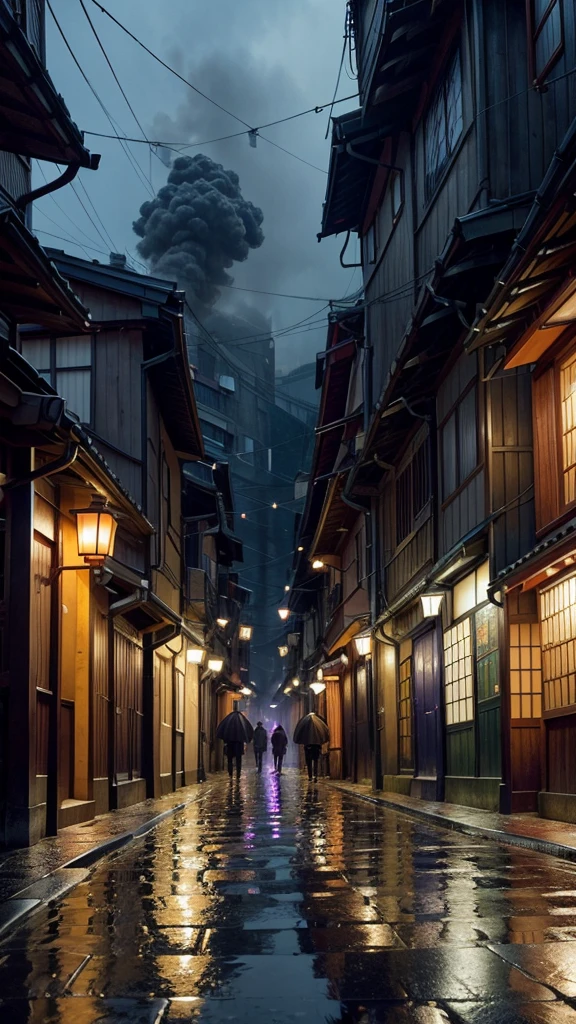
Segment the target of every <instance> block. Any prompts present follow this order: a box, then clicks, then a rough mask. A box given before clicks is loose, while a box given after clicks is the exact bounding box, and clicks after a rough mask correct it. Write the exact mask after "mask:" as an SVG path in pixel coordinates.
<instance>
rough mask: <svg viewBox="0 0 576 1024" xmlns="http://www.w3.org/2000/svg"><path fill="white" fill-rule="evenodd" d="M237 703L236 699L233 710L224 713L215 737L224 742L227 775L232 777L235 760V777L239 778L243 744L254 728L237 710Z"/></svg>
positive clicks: (251, 734)
mask: <svg viewBox="0 0 576 1024" xmlns="http://www.w3.org/2000/svg"><path fill="white" fill-rule="evenodd" d="M238 703H239V702H238V701H237V700H235V701H234V704H233V707H234V710H233V711H231V712H230V714H229V715H226V718H223V719H222V721H221V722H220V723H219V724H218V728H217V729H216V738H217V739H219V740H224V742H225V744H226V757H227V758H228V775H229V776H230V778H232V773H233V767H234V761H236V778H238V779H239V778H240V773H241V771H242V757H243V754H244V744H245V743H250V740H251V739H252V737H253V735H254V729H253V728H252V725H251V724H250V722H249V721H248V719H247V718H246V717H245V715H243V714H242V712H241V711H238Z"/></svg>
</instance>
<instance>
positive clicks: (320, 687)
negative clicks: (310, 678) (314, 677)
mask: <svg viewBox="0 0 576 1024" xmlns="http://www.w3.org/2000/svg"><path fill="white" fill-rule="evenodd" d="M310 689H311V690H312V693H323V692H324V690H325V689H326V683H324V682H320V680H318V682H316V683H310Z"/></svg>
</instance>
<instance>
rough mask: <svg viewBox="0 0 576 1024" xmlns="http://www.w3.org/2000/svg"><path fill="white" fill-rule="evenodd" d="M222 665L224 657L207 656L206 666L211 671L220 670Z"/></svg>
mask: <svg viewBox="0 0 576 1024" xmlns="http://www.w3.org/2000/svg"><path fill="white" fill-rule="evenodd" d="M223 665H224V658H208V668H209V669H210V671H211V672H221V671H222V666H223Z"/></svg>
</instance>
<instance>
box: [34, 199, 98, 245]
mask: <svg viewBox="0 0 576 1024" xmlns="http://www.w3.org/2000/svg"><path fill="white" fill-rule="evenodd" d="M38 209H40V207H38ZM44 216H46V214H44ZM58 227H60V225H58ZM60 230H61V231H62V230H64V229H63V228H60ZM38 233H40V234H41V235H48V236H49V238H58V239H59V240H60V241H61V242H68V244H70V242H72V243H73V244H74V245H79V246H80V247H81V248H86V249H92V251H93V252H99V253H101V255H103V256H107V255H108V253H107V252H105V251H104V249H97V248H96V247H95V246H93V245H85V244H84V242H76V241H75V240H74V239H73V238H64V236H63V235H55V234H53V233H52V232H51V231H45V230H44V228H34V234H38Z"/></svg>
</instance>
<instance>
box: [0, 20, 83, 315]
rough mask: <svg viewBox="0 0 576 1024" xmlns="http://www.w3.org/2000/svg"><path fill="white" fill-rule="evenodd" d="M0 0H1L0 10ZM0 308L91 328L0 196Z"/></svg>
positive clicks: (75, 300)
mask: <svg viewBox="0 0 576 1024" xmlns="http://www.w3.org/2000/svg"><path fill="white" fill-rule="evenodd" d="M1 4H2V0H0V10H1ZM0 309H2V311H3V313H5V314H6V315H7V316H9V317H11V318H12V319H14V320H15V321H16V322H17V323H19V324H39V325H40V326H42V327H47V328H49V329H50V330H52V331H57V332H58V333H59V334H79V333H84V332H85V331H87V330H89V329H90V320H89V316H90V314H89V313H88V310H87V309H86V308H85V307H84V306H83V305H82V303H81V302H80V300H79V299H78V298H77V297H76V295H75V294H74V292H73V291H72V289H71V288H70V286H69V285H68V282H67V281H66V280H65V279H64V278H63V277H61V275H60V274H59V273H58V271H57V270H56V268H55V266H54V264H53V263H51V262H50V260H49V259H48V257H47V256H46V253H45V252H44V251H43V249H42V246H41V245H40V243H39V242H38V240H37V239H36V238H35V237H34V235H32V234H31V232H30V231H29V230H28V228H27V227H26V225H25V224H24V223H23V222H22V221H21V220H20V218H19V216H18V214H17V213H16V211H15V210H14V208H13V207H12V206H10V205H9V204H8V203H6V202H5V201H3V200H2V199H0Z"/></svg>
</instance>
